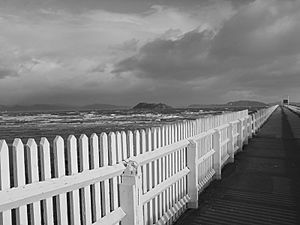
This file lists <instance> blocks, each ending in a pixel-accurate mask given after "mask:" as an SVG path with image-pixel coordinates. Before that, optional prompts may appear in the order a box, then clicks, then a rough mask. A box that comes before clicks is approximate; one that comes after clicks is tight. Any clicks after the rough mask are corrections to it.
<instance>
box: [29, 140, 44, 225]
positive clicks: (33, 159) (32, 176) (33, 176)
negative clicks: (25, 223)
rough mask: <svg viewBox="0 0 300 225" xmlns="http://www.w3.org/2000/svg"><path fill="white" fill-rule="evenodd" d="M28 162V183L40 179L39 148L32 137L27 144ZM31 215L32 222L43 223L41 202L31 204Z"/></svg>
mask: <svg viewBox="0 0 300 225" xmlns="http://www.w3.org/2000/svg"><path fill="white" fill-rule="evenodd" d="M26 153H27V163H28V166H27V168H28V171H27V174H28V183H35V182H38V181H39V168H38V149H37V144H36V143H35V141H34V139H32V138H30V139H29V140H28V141H27V144H26ZM29 215H30V221H31V224H41V205H40V202H34V203H32V204H30V205H29Z"/></svg>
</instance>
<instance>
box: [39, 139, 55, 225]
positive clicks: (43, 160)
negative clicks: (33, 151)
mask: <svg viewBox="0 0 300 225" xmlns="http://www.w3.org/2000/svg"><path fill="white" fill-rule="evenodd" d="M39 151H40V164H41V168H40V169H41V180H42V181H44V180H49V179H51V158H50V144H49V141H48V140H47V138H45V137H42V138H41V141H40V146H39ZM42 209H43V224H45V225H53V224H54V220H53V202H52V198H51V197H50V198H46V199H45V200H43V201H42Z"/></svg>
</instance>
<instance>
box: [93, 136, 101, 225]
mask: <svg viewBox="0 0 300 225" xmlns="http://www.w3.org/2000/svg"><path fill="white" fill-rule="evenodd" d="M90 151H91V169H96V168H99V167H100V156H99V137H98V136H97V135H96V134H95V133H93V134H92V135H91V137H90ZM91 198H92V215H93V219H92V221H93V222H95V221H97V220H99V219H100V218H101V188H100V183H99V182H98V183H95V184H94V185H92V196H91Z"/></svg>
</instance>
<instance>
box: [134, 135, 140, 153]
mask: <svg viewBox="0 0 300 225" xmlns="http://www.w3.org/2000/svg"><path fill="white" fill-rule="evenodd" d="M139 154H141V138H140V132H139V131H138V130H135V131H134V155H135V156H137V155H139Z"/></svg>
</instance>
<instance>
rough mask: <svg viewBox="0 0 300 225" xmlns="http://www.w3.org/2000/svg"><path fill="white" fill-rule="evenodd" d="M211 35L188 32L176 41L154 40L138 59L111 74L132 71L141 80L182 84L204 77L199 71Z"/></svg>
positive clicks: (202, 65) (147, 45) (122, 62)
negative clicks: (149, 79) (181, 82)
mask: <svg viewBox="0 0 300 225" xmlns="http://www.w3.org/2000/svg"><path fill="white" fill-rule="evenodd" d="M212 35H213V34H212V33H211V32H209V31H203V32H197V31H192V32H189V33H187V34H185V35H184V36H183V37H182V38H180V39H179V40H175V41H173V40H163V39H156V40H154V41H153V42H150V43H148V44H146V45H144V46H143V47H142V48H141V49H140V51H139V54H138V55H135V56H133V57H130V58H127V59H125V60H123V61H121V62H120V63H118V64H117V65H116V69H115V71H114V72H115V73H122V72H128V71H132V72H134V73H136V74H137V76H141V77H147V78H149V77H151V78H154V79H175V80H177V79H178V80H186V79H190V78H193V77H199V76H205V75H206V74H205V73H202V72H201V71H199V70H198V69H199V67H205V66H207V65H205V64H207V62H206V61H205V60H202V59H203V58H205V54H206V53H207V52H208V50H209V48H210V39H211V37H212Z"/></svg>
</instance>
